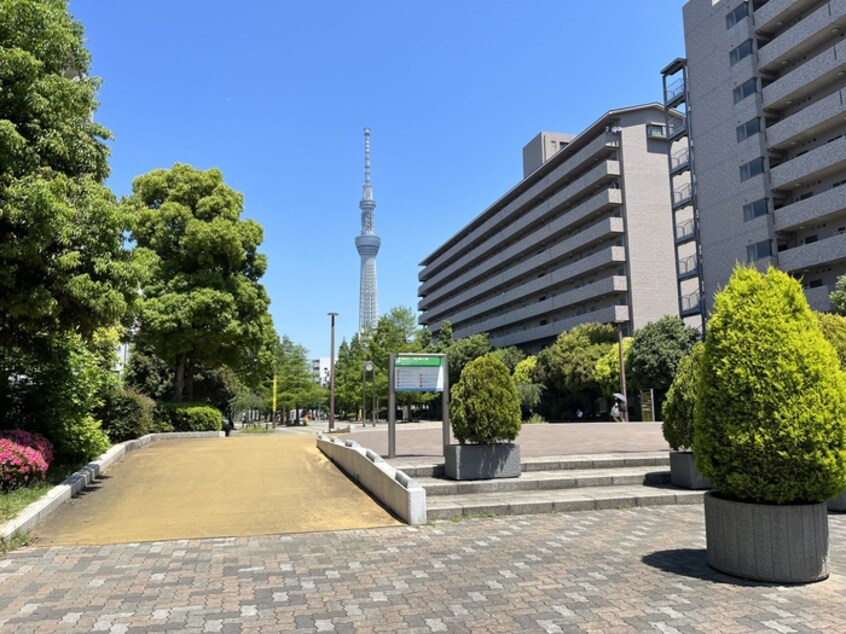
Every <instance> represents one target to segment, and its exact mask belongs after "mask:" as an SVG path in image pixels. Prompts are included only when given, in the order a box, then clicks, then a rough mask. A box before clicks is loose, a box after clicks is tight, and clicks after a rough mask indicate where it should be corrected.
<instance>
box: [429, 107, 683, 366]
mask: <svg viewBox="0 0 846 634" xmlns="http://www.w3.org/2000/svg"><path fill="white" fill-rule="evenodd" d="M677 118H678V117H675V116H674V115H673V116H671V121H672V122H673V123H675V122H676V119H677ZM666 152H667V140H666V129H665V124H664V109H663V108H662V107H661V106H660V105H659V104H649V105H644V106H635V107H631V108H623V109H620V110H612V111H609V112H608V113H606V114H605V115H603V116H602V117H600V118H599V119H598V120H597V121H596V122H594V123H593V124H592V125H591V126H590V127H588V128H587V129H586V130H584V131H583V132H581V133H580V134H577V135H570V134H556V133H549V132H542V133H540V134H539V135H538V136H537V137H535V139H533V140H532V141H531V142H530V143H529V144H528V145H527V146H526V148H525V149H524V151H523V158H524V178H523V180H522V181H521V182H520V183H518V184H517V185H516V186H515V187H514V188H512V189H511V190H510V191H509V192H508V193H506V194H505V195H504V196H502V197H501V198H500V199H499V200H497V201H496V202H495V203H493V204H492V205H491V206H490V207H488V208H487V209H486V210H485V211H483V212H482V213H481V214H479V215H478V216H477V217H476V218H475V219H473V220H472V221H471V222H470V223H469V224H468V225H466V226H465V227H464V228H463V229H461V230H460V231H458V233H456V234H455V235H454V236H453V237H451V238H450V239H449V240H447V241H446V242H445V243H444V244H443V245H441V246H440V247H438V248H437V249H436V250H435V251H434V252H433V253H432V254H431V255H430V256H428V257H427V258H426V259H425V260H423V262H421V266H422V267H423V269H422V270H421V271H420V274H419V280H420V286H419V290H418V295H419V297H420V301H419V304H418V307H419V309H420V311H421V316H420V323H421V324H423V325H425V326H428V327H429V328H430V329H431V330H432V332H433V334H434V335H435V336H436V337H437V335H438V333H439V331H440V327H441V324H442V323H443V321H444V320H449V321H450V322H451V324H452V326H453V331H454V336H455V337H466V336H468V335H472V334H475V333H479V332H487V333H488V334H489V335H490V339H491V342H492V343H493V344H494V345H495V346H498V347H505V346H510V345H517V346H521V347H522V348H524V349H526V350H530V351H532V350H537V349H539V348H540V347H542V346H543V345H546V344H548V343H550V342H551V341H553V340H554V339H555V338H556V337H557V336H558V335H559V334H560V333H561V332H564V331H566V330H570V329H572V328H573V327H574V326H577V325H579V324H582V323H586V322H602V323H615V324H619V325H620V326H621V327H622V329H623V330H624V331H625V332H631V331H632V330H633V329H635V328H640V327H641V326H643V325H645V324H646V323H647V322H649V321H655V320H657V319H659V318H660V317H662V316H663V315H666V314H678V294H677V292H676V284H675V280H676V271H675V264H674V262H673V231H672V224H671V222H670V198H669V191H668V187H667V178H668V172H667V156H666Z"/></svg>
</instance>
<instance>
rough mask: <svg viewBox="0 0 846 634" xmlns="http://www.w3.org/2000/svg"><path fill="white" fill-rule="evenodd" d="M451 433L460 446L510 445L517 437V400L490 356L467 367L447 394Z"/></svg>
mask: <svg viewBox="0 0 846 634" xmlns="http://www.w3.org/2000/svg"><path fill="white" fill-rule="evenodd" d="M450 401H451V403H450V416H451V420H452V431H453V433H454V434H455V437H456V439H457V440H458V442H460V443H461V444H464V443H466V442H471V443H479V444H492V443H497V442H510V441H513V440H514V439H515V438H517V435H518V434H519V433H520V423H521V418H520V397H519V396H518V395H517V389H516V388H515V387H514V381H513V380H512V379H511V375H510V374H509V372H508V368H507V367H506V366H505V364H504V363H502V361H500V360H498V359H496V358H495V357H493V356H492V355H485V356H483V357H479V358H478V359H475V360H473V361H471V362H470V363H468V364H467V365H466V366H465V368H464V370H463V371H462V372H461V377H460V378H459V380H458V382H457V383H456V384H455V385H453V386H452V389H451V391H450Z"/></svg>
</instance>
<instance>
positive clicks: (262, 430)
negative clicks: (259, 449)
mask: <svg viewBox="0 0 846 634" xmlns="http://www.w3.org/2000/svg"><path fill="white" fill-rule="evenodd" d="M273 432H274V429H273V428H272V427H271V428H269V429H268V428H267V427H260V426H259V425H250V426H249V427H244V428H243V429H240V430H238V433H241V434H272V433H273Z"/></svg>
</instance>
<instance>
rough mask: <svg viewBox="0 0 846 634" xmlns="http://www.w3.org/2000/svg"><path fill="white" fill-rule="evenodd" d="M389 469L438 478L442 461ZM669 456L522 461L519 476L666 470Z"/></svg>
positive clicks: (400, 461)
mask: <svg viewBox="0 0 846 634" xmlns="http://www.w3.org/2000/svg"><path fill="white" fill-rule="evenodd" d="M388 462H390V464H391V466H393V467H396V468H397V469H400V470H401V471H403V472H404V473H406V474H407V475H409V476H411V477H412V478H415V479H417V478H421V477H438V476H442V475H443V473H444V462H443V458H440V459H437V458H433V459H429V460H425V459H421V458H394V459H390V460H389V461H388ZM669 464H670V454H669V452H667V451H658V452H644V453H609V454H588V455H563V456H544V457H531V458H523V460H522V461H521V466H522V470H523V473H524V474H525V473H528V472H532V471H558V470H571V469H575V470H583V469H620V468H625V467H667V466H669Z"/></svg>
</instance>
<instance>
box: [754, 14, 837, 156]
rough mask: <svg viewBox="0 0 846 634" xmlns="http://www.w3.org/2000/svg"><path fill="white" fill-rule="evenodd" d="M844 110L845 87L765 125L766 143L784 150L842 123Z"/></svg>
mask: <svg viewBox="0 0 846 634" xmlns="http://www.w3.org/2000/svg"><path fill="white" fill-rule="evenodd" d="M844 1H846V0H844ZM844 112H846V88H844V89H841V90H838V91H837V92H834V93H832V94H830V95H828V96H826V97H823V98H822V99H820V100H819V101H817V102H815V103H812V104H811V105H809V106H808V107H807V108H803V109H802V110H799V111H798V112H795V113H793V114H791V115H790V116H788V117H786V118H784V119H782V120H781V121H779V122H778V123H775V124H772V125H769V126H767V143H768V145H769V147H770V149H773V150H785V149H787V148H788V147H790V144H791V143H793V142H796V141H799V140H801V139H803V138H812V137H813V136H815V135H816V134H820V133H822V132H823V131H825V130H826V129H831V128H834V127H836V126H838V125H842V124H843V119H844Z"/></svg>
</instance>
